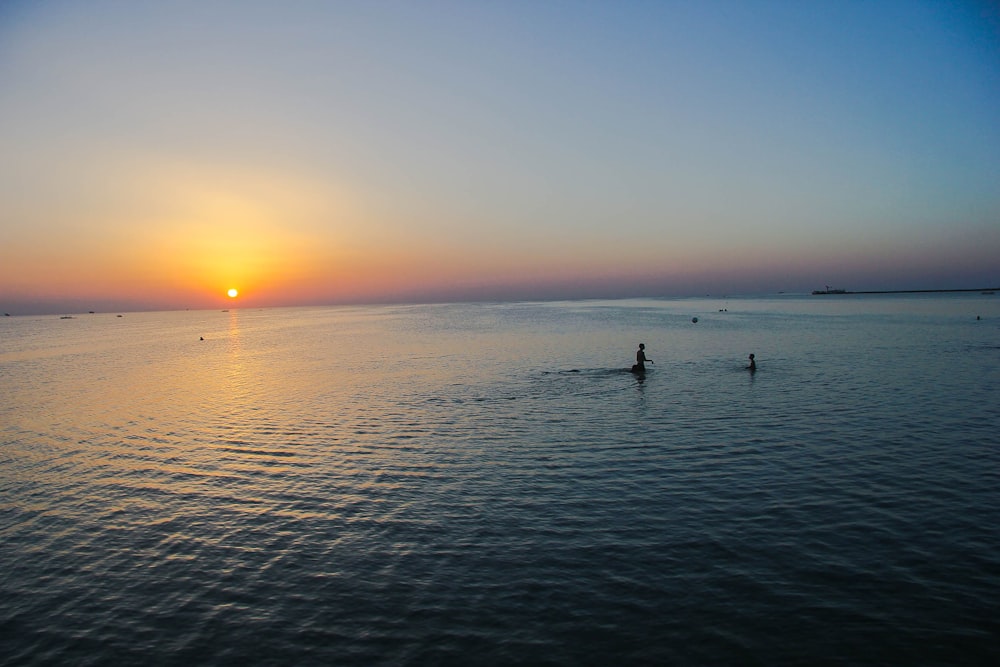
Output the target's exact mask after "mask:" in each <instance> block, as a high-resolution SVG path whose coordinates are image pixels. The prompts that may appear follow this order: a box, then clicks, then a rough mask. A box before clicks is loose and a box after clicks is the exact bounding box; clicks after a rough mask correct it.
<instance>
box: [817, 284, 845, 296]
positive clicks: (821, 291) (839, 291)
mask: <svg viewBox="0 0 1000 667" xmlns="http://www.w3.org/2000/svg"><path fill="white" fill-rule="evenodd" d="M813 294H847V290H845V289H830V286H829V285H827V286H826V289H814V290H813Z"/></svg>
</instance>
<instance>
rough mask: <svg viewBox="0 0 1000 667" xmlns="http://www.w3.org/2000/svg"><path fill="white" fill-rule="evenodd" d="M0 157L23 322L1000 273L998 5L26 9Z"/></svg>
mask: <svg viewBox="0 0 1000 667" xmlns="http://www.w3.org/2000/svg"><path fill="white" fill-rule="evenodd" d="M0 145H3V146H4V147H5V150H4V153H5V158H4V159H3V161H0V225H2V230H3V235H4V237H5V241H6V242H5V243H3V244H2V246H3V247H2V248H0V303H3V304H6V303H13V304H16V305H17V306H19V307H22V308H25V307H28V306H31V307H41V306H38V304H44V303H50V302H51V303H56V302H58V303H60V304H64V303H80V304H84V303H87V302H95V301H100V302H101V303H114V304H116V305H117V304H123V305H125V306H133V307H179V306H184V305H187V304H194V305H211V304H214V302H213V301H212V300H211V299H212V298H215V297H214V296H213V297H211V298H210V297H209V296H208V295H217V294H219V293H221V291H224V288H226V287H228V286H232V285H239V286H240V287H241V288H242V291H243V294H244V295H245V298H246V299H247V302H248V303H259V304H261V305H279V304H286V303H287V304H295V303H336V302H345V301H379V300H426V299H441V298H547V297H554V296H558V297H562V296H579V297H587V296H631V295H664V296H671V295H685V294H699V295H700V294H706V293H747V292H749V293H753V292H770V291H778V290H783V291H808V290H810V289H813V288H816V287H822V286H823V285H827V284H832V285H836V286H842V287H845V288H849V289H881V288H889V289H894V288H895V289H900V288H902V289H906V288H936V287H947V288H951V287H980V286H985V285H986V284H990V285H994V284H996V283H1000V271H998V270H997V269H998V266H1000V262H998V261H997V259H996V258H997V257H998V256H1000V187H998V184H1000V11H998V9H997V7H996V5H995V4H991V3H985V2H964V3H963V2H915V1H910V2H851V1H846V0H845V1H837V2H792V1H787V2H764V1H758V2H753V1H749V2H721V1H718V2H650V3H645V2H621V3H619V2H411V3H396V2H370V3H338V2H294V1H292V2H282V3H264V2H190V3H188V2H162V3H130V2H105V1H101V0H98V1H95V2H87V3H68V2H39V3H14V4H13V5H8V6H6V7H5V9H3V10H0ZM5 307H6V306H5ZM8 309H9V308H8Z"/></svg>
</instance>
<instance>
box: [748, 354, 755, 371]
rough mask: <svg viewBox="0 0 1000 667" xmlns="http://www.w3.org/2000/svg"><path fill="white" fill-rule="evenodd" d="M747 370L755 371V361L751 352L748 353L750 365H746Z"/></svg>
mask: <svg viewBox="0 0 1000 667" xmlns="http://www.w3.org/2000/svg"><path fill="white" fill-rule="evenodd" d="M747 370H748V371H750V372H751V373H756V372H757V362H756V361H754V358H753V353H752V352H751V353H750V365H749V366H747Z"/></svg>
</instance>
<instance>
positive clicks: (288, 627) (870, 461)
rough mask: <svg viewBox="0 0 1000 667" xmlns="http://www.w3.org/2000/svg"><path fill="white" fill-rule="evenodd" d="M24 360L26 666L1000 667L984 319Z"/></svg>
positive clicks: (55, 325)
mask: <svg viewBox="0 0 1000 667" xmlns="http://www.w3.org/2000/svg"><path fill="white" fill-rule="evenodd" d="M720 309H721V310H720ZM977 316H979V317H981V319H979V320H977V319H976V318H977ZM693 317H697V318H698V319H699V321H698V322H697V323H694V322H692V318H693ZM0 336H2V337H0V383H2V386H0V396H2V399H3V400H2V403H0V438H2V449H0V662H3V663H4V664H10V665H15V664H17V665H20V664H25V665H43V664H46V665H47V664H81V665H85V664H116V665H117V664H139V663H142V664H152V665H187V664H206V665H230V664H231V665H244V664H274V665H293V664H294V665H334V664H336V665H350V664H358V665H379V664H386V665H397V664H435V665H443V664H463V665H464V664H498V665H502V664H517V663H530V664H553V665H576V664H595V665H603V664H616V663H617V664H637V663H651V662H656V661H659V662H665V663H673V664H706V663H726V664H766V665H773V664H807V663H808V664H850V665H856V664H887V663H909V664H913V663H925V664H926V663H935V664H957V663H961V664H991V663H995V662H996V661H997V660H998V659H1000V639H998V638H1000V621H998V619H1000V436H998V433H1000V428H998V427H1000V301H998V300H997V298H996V297H994V296H985V295H974V296H972V295H969V296H921V297H915V296H909V297H852V296H848V297H841V296H838V297H811V298H810V297H805V298H793V297H786V298H777V299H730V300H728V301H716V300H680V301H658V300H657V301H653V300H650V301H618V302H615V301H611V302H565V303H556V304H506V305H504V304H485V305H484V304H480V305H468V304H465V305H439V306H412V307H373V308H321V309H277V310H265V311H246V310H240V311H238V310H233V311H231V312H221V313H220V312H173V313H137V314H132V313H129V314H124V316H122V317H116V315H115V314H107V315H104V314H97V315H80V316H77V317H76V318H75V319H70V320H61V319H59V318H54V317H47V318H18V317H14V318H3V320H2V321H0ZM201 338H204V340H200V339H201ZM639 342H644V343H646V345H647V348H646V349H647V353H648V356H649V357H650V358H652V359H653V360H655V362H656V364H655V366H653V369H654V370H653V371H652V372H650V373H648V374H647V375H646V377H645V378H636V377H635V376H633V375H632V374H630V373H628V372H625V371H624V369H625V368H627V367H628V366H629V365H630V364H631V363H632V361H633V355H634V350H635V347H636V345H637V344H638V343H639ZM750 352H754V353H755V354H756V356H757V361H758V365H759V370H758V371H757V372H756V373H755V374H752V375H751V374H750V373H748V372H747V371H746V370H745V369H744V366H745V364H746V355H747V354H748V353H750Z"/></svg>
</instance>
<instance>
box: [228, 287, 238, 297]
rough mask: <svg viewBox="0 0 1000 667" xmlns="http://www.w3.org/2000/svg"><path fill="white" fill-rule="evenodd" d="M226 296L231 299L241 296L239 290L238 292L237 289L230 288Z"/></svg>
mask: <svg viewBox="0 0 1000 667" xmlns="http://www.w3.org/2000/svg"><path fill="white" fill-rule="evenodd" d="M226 294H228V295H229V298H230V299H235V298H236V296H237V295H238V294H239V290H237V289H236V288H235V287H230V288H229V291H228V292H226Z"/></svg>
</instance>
